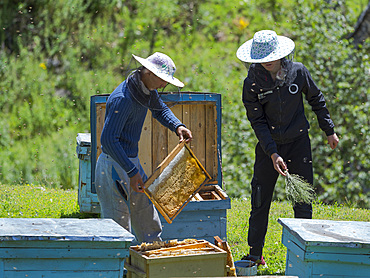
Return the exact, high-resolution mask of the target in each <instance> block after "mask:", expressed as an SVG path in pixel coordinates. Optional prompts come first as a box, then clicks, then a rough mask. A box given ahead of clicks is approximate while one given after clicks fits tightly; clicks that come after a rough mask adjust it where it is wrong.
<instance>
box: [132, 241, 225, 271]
mask: <svg viewBox="0 0 370 278" xmlns="http://www.w3.org/2000/svg"><path fill="white" fill-rule="evenodd" d="M199 242H201V243H202V244H203V245H204V247H208V248H212V249H214V250H216V253H206V254H194V255H191V254H189V255H180V256H165V257H155V258H151V257H148V256H146V255H143V254H142V253H141V252H138V251H136V250H135V247H131V248H130V257H129V258H128V260H127V261H126V263H125V266H126V268H127V270H128V271H127V278H138V277H141V278H143V277H148V278H149V277H150V278H162V277H163V278H165V277H224V276H226V275H227V268H226V260H227V253H226V251H224V250H222V249H220V248H218V247H216V246H215V245H213V244H211V243H209V242H207V241H199Z"/></svg>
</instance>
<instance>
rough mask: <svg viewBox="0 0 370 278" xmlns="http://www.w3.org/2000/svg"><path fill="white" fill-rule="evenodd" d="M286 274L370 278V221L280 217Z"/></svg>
mask: <svg viewBox="0 0 370 278" xmlns="http://www.w3.org/2000/svg"><path fill="white" fill-rule="evenodd" d="M278 222H279V223H280V224H281V225H282V226H283V235H282V243H283V244H284V245H285V246H286V247H287V257H286V270H285V274H286V275H296V276H299V277H307V278H310V277H332V278H334V277H336V278H337V277H369V274H370V256H369V254H370V222H360V221H358V222H357V221H331V220H316V219H289V218H285V219H279V220H278Z"/></svg>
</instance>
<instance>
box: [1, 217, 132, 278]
mask: <svg viewBox="0 0 370 278" xmlns="http://www.w3.org/2000/svg"><path fill="white" fill-rule="evenodd" d="M133 239H134V236H133V235H132V234H130V233H129V232H127V231H126V230H125V229H123V228H122V227H121V226H119V225H118V224H117V223H115V222H114V221H113V220H110V219H70V218H63V219H52V218H2V219H0V277H1V278H13V277H29V278H35V277H37V278H39V277H48V278H49V277H50V278H59V277H63V278H65V277H68V278H73V277H75V278H84V277H86V278H87V277H89V278H90V277H107V278H109V277H110V278H113V277H114V278H122V277H123V275H124V273H125V269H124V260H125V258H126V257H128V256H129V247H130V245H131V242H132V240H133Z"/></svg>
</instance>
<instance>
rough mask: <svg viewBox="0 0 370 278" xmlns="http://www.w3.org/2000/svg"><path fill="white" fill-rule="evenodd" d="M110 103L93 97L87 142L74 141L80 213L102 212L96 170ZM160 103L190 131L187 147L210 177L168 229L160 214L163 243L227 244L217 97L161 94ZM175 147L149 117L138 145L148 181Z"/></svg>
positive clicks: (171, 137) (172, 137) (170, 134)
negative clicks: (202, 241) (217, 240)
mask: <svg viewBox="0 0 370 278" xmlns="http://www.w3.org/2000/svg"><path fill="white" fill-rule="evenodd" d="M108 97H109V95H94V96H91V104H90V123H91V139H90V134H82V133H79V134H78V137H77V148H76V151H77V154H78V157H79V160H80V164H79V186H78V204H79V206H80V211H81V212H86V213H99V212H100V204H99V200H98V198H97V194H96V190H95V166H96V161H97V159H98V157H99V155H100V154H101V151H102V150H101V146H100V145H101V144H100V135H101V131H102V129H103V125H104V115H105V109H106V101H107V99H108ZM160 97H161V99H162V100H163V101H164V102H165V103H166V104H167V105H168V106H169V107H170V109H171V110H172V112H173V113H174V114H175V116H176V117H177V118H178V119H179V120H180V121H181V122H182V123H184V124H185V125H186V126H187V128H189V129H190V130H191V132H192V134H193V140H192V141H191V142H190V143H189V145H188V147H189V148H191V150H192V151H193V152H194V153H195V154H196V156H197V158H198V160H199V161H200V162H201V163H202V165H203V166H204V168H205V169H206V170H207V173H208V174H209V175H210V176H211V177H212V178H211V179H209V180H208V181H207V182H205V183H204V185H202V186H201V188H200V190H199V191H198V192H197V193H198V194H195V195H194V196H193V198H191V200H190V202H189V203H187V204H186V206H185V207H184V208H183V209H182V210H181V213H180V214H179V215H177V216H176V219H174V220H173V221H172V223H171V224H169V223H167V221H166V219H165V218H164V217H163V216H162V214H160V215H159V216H160V219H161V223H162V227H163V230H162V235H161V237H162V239H163V240H171V239H173V238H177V239H186V238H202V239H205V240H208V241H210V242H213V240H214V239H213V236H215V235H217V236H219V237H220V238H221V239H226V237H227V236H226V223H227V221H226V219H227V216H226V212H227V210H228V209H230V207H231V204H230V198H229V197H228V196H227V194H226V193H225V192H224V191H223V190H224V188H222V187H223V178H222V165H221V157H222V154H221V118H222V115H221V94H215V93H198V92H181V93H180V94H175V98H174V94H172V93H168V92H165V93H161V94H160ZM85 135H88V136H85ZM178 143H179V138H178V136H177V135H176V134H175V133H174V132H172V131H171V130H169V129H168V128H166V127H164V126H162V125H161V124H160V123H159V122H158V121H157V120H156V119H154V118H153V117H152V115H151V113H148V114H147V117H146V119H145V121H144V125H143V129H142V134H141V138H140V141H139V159H140V163H141V165H142V167H143V169H144V171H145V173H146V174H147V176H148V177H149V176H150V175H152V174H153V173H154V171H155V170H156V169H157V166H158V165H159V164H160V163H161V162H162V161H163V160H164V159H165V158H166V157H167V156H168V155H169V153H170V152H171V151H172V150H173V149H174V148H175V146H176V145H178Z"/></svg>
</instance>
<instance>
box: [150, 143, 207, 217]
mask: <svg viewBox="0 0 370 278" xmlns="http://www.w3.org/2000/svg"><path fill="white" fill-rule="evenodd" d="M210 179H211V176H210V175H209V174H208V173H207V171H206V169H205V168H204V167H203V165H202V164H201V163H200V161H199V160H198V159H197V158H196V156H195V155H194V153H193V151H192V150H191V149H190V148H189V147H188V145H187V144H186V143H185V141H182V142H181V143H180V144H178V145H177V146H176V147H175V148H174V149H173V150H172V151H171V153H170V154H169V155H168V156H167V157H166V158H165V159H164V160H163V161H162V163H161V164H160V165H159V166H158V167H157V168H156V169H155V171H154V173H153V174H152V175H151V176H150V177H149V179H148V180H147V181H146V182H145V184H144V186H145V189H144V192H145V194H146V195H147V196H148V198H149V199H150V200H151V201H152V202H153V204H154V205H155V207H156V208H157V210H158V211H159V212H160V213H161V214H162V216H163V217H164V218H165V219H166V221H167V222H168V223H170V224H171V223H172V221H173V220H174V219H175V217H176V216H177V215H178V214H179V213H180V211H181V210H182V209H183V208H184V207H185V206H186V205H187V204H188V203H189V201H190V200H191V198H192V197H193V196H194V195H195V194H196V193H197V192H198V191H199V190H200V188H201V186H202V185H203V184H205V183H206V182H207V181H208V180H210Z"/></svg>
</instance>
